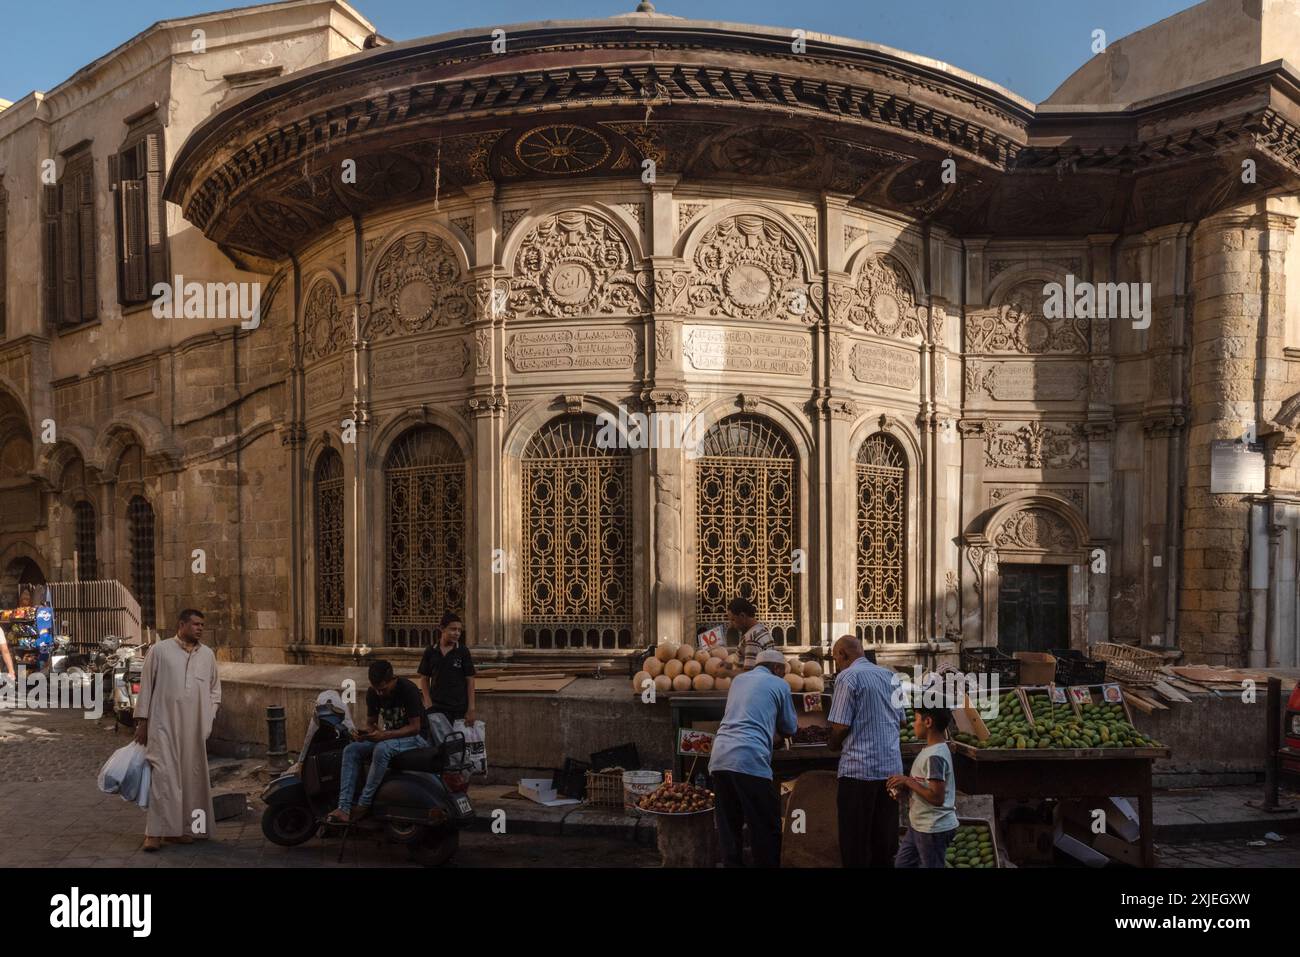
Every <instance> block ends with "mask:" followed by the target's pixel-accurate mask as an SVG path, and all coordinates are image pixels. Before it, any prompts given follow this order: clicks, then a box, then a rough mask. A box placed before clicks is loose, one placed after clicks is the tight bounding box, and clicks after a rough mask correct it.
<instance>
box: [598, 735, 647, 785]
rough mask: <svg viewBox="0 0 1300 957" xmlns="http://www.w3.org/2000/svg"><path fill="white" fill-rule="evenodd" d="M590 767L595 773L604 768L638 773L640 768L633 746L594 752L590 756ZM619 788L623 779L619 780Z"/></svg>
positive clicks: (628, 745)
mask: <svg viewBox="0 0 1300 957" xmlns="http://www.w3.org/2000/svg"><path fill="white" fill-rule="evenodd" d="M591 766H592V767H593V768H595V769H596V770H597V771H600V770H603V769H604V768H622V769H623V770H624V771H638V770H640V768H641V756H640V755H639V754H637V750H636V745H635V744H620V745H617V746H616V747H612V748H606V749H605V750H604V751H596V752H593V753H592V755H591ZM618 786H619V788H620V789H621V788H622V787H623V779H622V778H621V777H620V778H619V785H618Z"/></svg>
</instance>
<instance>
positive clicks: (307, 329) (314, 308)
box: [302, 279, 347, 362]
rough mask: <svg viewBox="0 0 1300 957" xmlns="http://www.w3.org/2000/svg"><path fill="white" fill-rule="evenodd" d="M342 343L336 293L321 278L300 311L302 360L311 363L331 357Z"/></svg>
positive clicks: (344, 334)
mask: <svg viewBox="0 0 1300 957" xmlns="http://www.w3.org/2000/svg"><path fill="white" fill-rule="evenodd" d="M346 341H347V329H346V328H345V326H344V323H343V314H342V310H341V309H340V308H339V291H338V290H337V289H336V288H334V284H333V283H332V282H330V281H329V280H327V279H321V280H319V281H317V283H316V284H315V285H314V286H312V287H311V292H309V293H308V294H307V305H306V308H304V309H303V342H304V344H303V349H302V357H303V361H304V362H315V361H317V360H319V359H324V358H325V357H326V356H330V355H333V354H334V353H335V352H337V351H338V350H339V349H340V348H342V346H343V343H344V342H346Z"/></svg>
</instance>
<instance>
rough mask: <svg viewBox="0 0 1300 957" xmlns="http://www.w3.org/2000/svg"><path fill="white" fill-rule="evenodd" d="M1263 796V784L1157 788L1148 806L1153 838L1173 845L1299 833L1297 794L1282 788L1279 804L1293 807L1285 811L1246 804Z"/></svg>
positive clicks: (1299, 795) (1260, 799)
mask: <svg viewBox="0 0 1300 957" xmlns="http://www.w3.org/2000/svg"><path fill="white" fill-rule="evenodd" d="M1263 798H1264V785H1263V784H1252V785H1245V786H1238V787H1217V788H1179V789H1177V790H1170V791H1157V792H1156V793H1155V801H1154V804H1155V806H1154V808H1153V809H1152V813H1153V815H1154V817H1155V824H1156V841H1158V842H1163V843H1168V844H1177V843H1183V842H1191V841H1209V840H1215V839H1218V838H1249V839H1259V838H1262V837H1263V836H1264V834H1265V833H1267V832H1268V831H1274V832H1276V833H1278V834H1300V794H1297V793H1296V792H1295V791H1294V790H1289V789H1287V788H1285V787H1284V788H1282V793H1281V795H1280V796H1279V803H1281V804H1282V805H1284V806H1285V805H1286V804H1288V803H1290V804H1291V806H1292V807H1294V808H1296V810H1295V811H1293V812H1292V813H1289V814H1281V813H1268V812H1265V811H1261V810H1259V809H1258V808H1253V807H1248V806H1247V804H1246V802H1247V801H1255V802H1259V801H1262V800H1263ZM1291 840H1292V841H1294V838H1292V839H1291Z"/></svg>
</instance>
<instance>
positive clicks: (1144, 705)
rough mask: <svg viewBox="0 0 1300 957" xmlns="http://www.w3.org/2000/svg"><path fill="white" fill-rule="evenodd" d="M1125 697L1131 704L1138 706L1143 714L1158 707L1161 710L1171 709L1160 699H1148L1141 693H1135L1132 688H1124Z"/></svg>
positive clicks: (1149, 712)
mask: <svg viewBox="0 0 1300 957" xmlns="http://www.w3.org/2000/svg"><path fill="white" fill-rule="evenodd" d="M1124 697H1125V698H1127V699H1128V702H1129V704H1131V705H1133V707H1135V708H1137V709H1138V710H1139V711H1141V712H1142V713H1143V714H1151V713H1152V712H1153V711H1155V710H1156V709H1157V708H1159V709H1160V710H1161V711H1168V710H1169V709H1168V708H1166V707H1165V706H1164V705H1162V704H1160V703H1159V702H1158V701H1148V700H1147V699H1146V698H1144V697H1142V696H1141V695H1139V694H1136V693H1134V692H1133V690H1132V689H1131V688H1125V689H1124Z"/></svg>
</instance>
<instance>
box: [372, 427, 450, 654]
mask: <svg viewBox="0 0 1300 957" xmlns="http://www.w3.org/2000/svg"><path fill="white" fill-rule="evenodd" d="M384 487H385V492H386V494H387V509H388V512H387V522H386V524H387V529H386V535H385V552H384V554H385V563H386V571H387V576H386V579H385V587H384V601H385V605H384V642H385V643H386V644H388V645H397V646H400V647H403V648H418V647H421V646H424V645H427V644H429V643H430V642H432V640H433V630H434V628H436V627H437V626H438V620H439V619H440V618H442V614H443V612H445V611H454V612H457V613H463V612H464V610H465V458H464V456H463V455H462V454H461V451H460V447H459V446H457V445H456V441H455V439H453V438H452V437H451V436H450V435H449V434H448V433H447V432H445V431H444V430H443V429H439V428H435V427H433V426H428V427H424V426H422V427H420V428H416V429H412V430H411V431H409V432H407V433H406V434H405V435H403V436H402V437H401V438H400V439H398V440H397V442H396V443H395V444H394V445H393V448H392V450H391V451H390V452H389V453H388V458H387V459H385V461H384Z"/></svg>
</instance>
